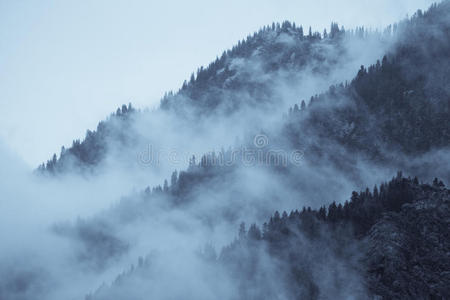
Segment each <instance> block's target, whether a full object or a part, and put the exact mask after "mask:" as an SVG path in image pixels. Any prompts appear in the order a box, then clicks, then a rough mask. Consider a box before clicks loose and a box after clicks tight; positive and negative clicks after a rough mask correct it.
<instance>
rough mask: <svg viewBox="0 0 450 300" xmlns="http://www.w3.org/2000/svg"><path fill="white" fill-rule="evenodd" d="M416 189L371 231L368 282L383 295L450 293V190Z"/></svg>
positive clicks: (443, 296)
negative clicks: (410, 198)
mask: <svg viewBox="0 0 450 300" xmlns="http://www.w3.org/2000/svg"><path fill="white" fill-rule="evenodd" d="M416 192H417V196H418V197H417V200H415V201H414V202H413V203H411V204H404V205H403V206H402V209H401V211H400V212H398V213H395V212H389V213H386V214H385V215H384V216H383V217H382V218H381V219H380V220H379V221H378V222H377V223H376V224H375V225H374V226H373V227H372V229H371V230H370V233H369V236H368V241H369V243H368V244H369V249H368V251H367V254H366V257H367V268H368V269H367V272H368V286H369V289H370V290H371V291H372V292H373V293H374V294H375V295H379V296H381V297H382V298H383V299H449V298H450V208H449V203H450V193H449V190H448V189H446V188H444V187H442V186H440V185H439V184H438V185H436V184H435V185H433V186H432V187H430V186H424V188H423V190H419V189H418V188H416Z"/></svg>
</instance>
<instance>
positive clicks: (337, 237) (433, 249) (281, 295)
mask: <svg viewBox="0 0 450 300" xmlns="http://www.w3.org/2000/svg"><path fill="white" fill-rule="evenodd" d="M449 204H450V191H449V190H448V189H447V188H445V186H444V185H443V183H442V182H440V181H439V180H437V179H435V181H434V182H433V184H432V185H428V184H421V183H419V181H418V180H417V178H414V179H411V178H404V177H402V175H401V174H400V173H399V174H398V175H397V177H395V178H393V179H392V180H391V181H390V182H388V183H383V184H381V185H380V187H379V188H378V187H376V186H375V188H374V189H373V191H370V190H369V189H367V190H366V191H364V192H360V193H357V192H353V194H352V197H351V199H350V200H349V201H346V202H345V204H344V205H341V204H339V205H336V203H334V202H333V203H332V204H331V205H329V206H328V208H325V207H322V208H320V209H319V210H314V209H311V208H303V210H302V211H297V210H295V211H292V212H290V213H289V214H288V213H286V212H283V213H282V214H280V213H278V212H276V213H275V214H274V215H273V217H271V218H270V221H269V222H267V223H264V225H263V226H262V229H261V228H260V227H259V226H256V225H251V226H250V227H249V229H248V231H247V229H246V227H245V224H241V227H240V231H239V235H238V238H237V239H236V240H235V241H234V242H233V243H231V244H230V245H229V246H226V247H224V248H223V249H222V251H221V253H220V255H219V256H217V255H216V254H215V251H214V249H213V248H211V247H210V246H208V247H206V248H205V249H204V250H203V251H201V253H200V254H199V255H200V256H201V258H202V260H203V261H204V263H206V264H208V265H210V268H211V269H207V270H208V271H207V273H206V274H203V273H202V274H198V275H199V276H208V273H210V274H213V273H214V274H215V277H213V278H216V279H217V280H223V281H221V282H215V281H214V280H211V279H210V280H207V279H206V278H207V277H205V279H206V281H205V285H206V286H207V287H206V290H208V291H209V290H210V288H211V287H210V286H209V285H212V287H214V286H216V285H220V284H224V285H226V286H228V288H229V291H228V293H227V295H229V297H228V298H229V299H261V298H267V297H269V298H276V299H331V298H333V299H347V298H349V297H353V298H357V299H366V298H372V297H375V298H376V297H381V298H382V299H425V298H433V299H445V298H447V297H449V296H450V289H449V286H450V281H449V280H450V277H449V276H448V270H449V266H450V256H449V252H450V243H449V239H448V237H449V234H450V231H449V228H450V227H449V225H450V207H449ZM157 259H158V254H155V255H150V256H148V257H147V258H145V259H142V258H141V259H139V263H138V265H137V266H136V268H134V267H133V268H132V269H131V270H130V271H127V272H125V273H124V274H122V275H121V276H119V277H118V278H117V279H116V280H115V281H114V283H113V284H112V285H111V286H110V287H108V286H104V287H102V288H100V289H99V290H98V291H96V292H95V293H93V294H91V295H90V296H88V297H87V298H86V299H109V298H110V297H112V295H115V297H116V299H122V297H126V298H127V299H141V295H142V294H141V293H140V292H133V291H135V290H137V291H146V292H147V293H148V294H147V295H148V296H157V295H158V294H157V293H158V290H152V289H151V288H148V289H147V288H145V287H144V286H143V285H148V284H150V286H152V284H153V283H152V282H159V281H160V280H159V279H158V278H155V277H154V276H155V275H156V274H155V273H154V272H161V273H160V274H164V271H161V270H160V269H159V267H160V266H158V265H157V264H155V263H154V261H156V260H157ZM167 267H170V266H167ZM200 270H201V271H200V272H203V270H204V269H203V268H201V269H200ZM219 278H220V279H219ZM131 287H133V288H131ZM212 290H213V291H214V288H213V289H212ZM172 292H173V293H172ZM172 292H171V291H168V292H167V291H166V293H168V294H169V295H172V294H173V295H174V296H175V295H177V292H178V291H172ZM117 295H118V296H117ZM218 296H219V294H214V293H213V294H211V295H210V299H215V298H217V297H218Z"/></svg>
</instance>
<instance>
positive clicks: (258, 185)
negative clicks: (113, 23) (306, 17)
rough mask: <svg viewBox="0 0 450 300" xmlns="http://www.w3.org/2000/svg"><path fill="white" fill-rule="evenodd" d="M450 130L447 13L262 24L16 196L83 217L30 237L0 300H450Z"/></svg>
mask: <svg viewBox="0 0 450 300" xmlns="http://www.w3.org/2000/svg"><path fill="white" fill-rule="evenodd" d="M449 124H450V1H448V0H444V1H441V2H440V3H436V4H433V5H431V6H430V7H429V8H428V9H427V10H425V11H422V10H418V11H417V12H416V13H415V14H414V15H412V16H410V17H407V18H405V19H403V20H399V21H398V23H395V24H392V25H390V26H388V27H386V28H384V29H378V30H374V29H368V28H364V27H357V28H344V27H343V26H340V25H338V24H337V23H335V22H332V23H331V26H330V27H329V28H327V29H325V30H320V32H319V31H317V30H315V29H314V28H311V27H303V26H302V25H300V24H295V23H293V22H289V21H284V22H282V23H272V24H270V25H266V26H263V27H262V28H261V29H260V30H258V31H257V32H255V33H253V34H250V35H248V36H247V37H246V38H244V39H243V40H241V41H238V42H237V44H236V45H235V46H234V47H232V48H231V49H229V50H226V51H224V52H223V53H222V54H221V55H219V56H217V58H216V59H215V60H214V61H213V62H211V63H210V64H209V65H208V66H206V67H200V68H199V69H198V70H197V71H196V72H194V73H192V75H191V76H190V78H189V79H187V80H186V81H184V83H183V84H182V86H181V87H180V88H179V90H177V91H169V92H167V93H166V94H165V95H164V96H163V97H162V98H161V100H160V103H159V105H158V107H156V108H152V109H150V108H136V107H135V106H134V105H133V104H132V103H127V104H124V105H123V106H121V107H119V108H117V110H116V111H115V112H113V113H111V114H110V115H109V116H108V117H107V118H106V119H105V120H103V121H100V122H99V123H98V125H97V127H96V129H95V130H87V132H86V135H85V138H84V139H82V140H79V139H76V140H74V141H73V143H72V144H71V145H69V146H66V147H64V146H63V147H62V148H61V152H60V153H55V154H53V155H49V159H48V160H47V161H46V162H43V163H42V164H40V165H39V166H37V167H36V169H35V170H34V171H33V174H32V175H27V176H31V179H30V178H29V177H27V180H29V181H30V182H32V183H31V184H30V187H26V185H25V183H23V184H22V183H21V184H18V185H15V184H13V185H10V187H9V189H6V192H5V193H6V195H9V194H8V191H13V192H11V193H12V195H14V196H11V197H12V198H14V197H16V195H26V196H27V197H30V198H38V195H44V198H57V202H58V203H64V202H65V201H69V200H67V199H65V197H66V196H65V195H66V194H68V193H70V197H69V198H70V199H72V200H71V201H75V202H76V203H82V205H83V206H85V207H86V213H85V214H79V215H76V216H73V217H72V218H63V217H61V215H60V214H59V212H58V211H57V210H55V214H56V216H57V218H53V219H52V221H51V222H43V223H39V225H36V226H34V225H33V226H32V227H33V228H32V230H30V231H29V232H30V233H27V234H22V233H21V232H22V229H20V230H19V231H18V232H19V233H18V238H17V239H18V240H19V241H20V242H19V243H18V244H19V245H20V246H18V247H19V248H20V251H17V252H16V251H12V250H11V249H9V248H8V249H7V247H5V251H6V252H7V253H8V255H5V257H3V256H0V299H8V300H9V299H11V300H16V299H17V300H18V299H85V300H97V299H98V300H100V299H103V300H113V299H123V300H125V299H126V300H134V299H136V300H137V299H450V191H449V189H448V184H449V183H450V125H449ZM6 161H7V158H5V162H6ZM5 178H6V177H5ZM11 178H13V177H11ZM12 180H13V179H11V182H12ZM5 182H6V183H8V182H9V181H8V179H5ZM22 182H25V180H23V181H22ZM5 186H6V185H5ZM25 187H26V188H25ZM24 189H30V190H31V192H29V193H28V192H27V193H25V192H24V191H22V190H24ZM17 197H19V196H17ZM39 197H40V196H39ZM99 198H106V200H102V201H100V200H99ZM45 203H46V202H43V203H37V204H36V209H35V210H34V211H33V214H36V215H39V217H40V218H44V219H46V218H47V217H48V216H49V215H50V212H47V210H48V211H53V210H52V209H50V208H49V207H48V206H47V207H46V205H47V204H45ZM51 205H53V204H51ZM90 205H95V206H94V207H96V209H95V210H89V209H87V207H90ZM0 207H1V206H0ZM67 210H71V208H70V207H68V208H67ZM0 216H1V215H0ZM22 218H28V217H27V216H22ZM0 224H1V223H0ZM5 224H6V223H5ZM18 224H21V223H20V222H19V223H18ZM42 224H44V225H42ZM16 229H17V228H16ZM38 232H44V234H42V235H41V234H40V233H38ZM8 234H9V235H14V231H9V233H8ZM15 243H16V241H15ZM0 249H2V248H1V246H0ZM39 249H40V250H39Z"/></svg>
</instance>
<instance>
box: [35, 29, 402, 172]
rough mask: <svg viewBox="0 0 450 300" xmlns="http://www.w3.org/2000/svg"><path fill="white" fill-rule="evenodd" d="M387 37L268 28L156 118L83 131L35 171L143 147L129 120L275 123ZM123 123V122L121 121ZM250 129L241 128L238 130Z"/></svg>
mask: <svg viewBox="0 0 450 300" xmlns="http://www.w3.org/2000/svg"><path fill="white" fill-rule="evenodd" d="M394 37H395V34H393V33H392V32H391V31H390V30H387V31H386V32H385V33H383V34H382V33H379V32H372V31H370V32H369V31H366V30H364V29H363V28H358V29H356V30H352V31H345V30H344V29H343V28H341V29H340V28H339V27H338V25H337V24H335V23H333V24H332V25H331V29H330V33H329V34H328V33H326V31H325V33H324V34H322V35H321V34H319V33H317V32H315V33H313V32H312V31H310V32H309V33H307V34H304V33H303V28H302V27H297V26H296V25H295V24H291V23H289V22H283V23H282V24H281V25H280V24H279V23H277V24H275V23H274V24H273V25H272V26H267V27H264V28H262V29H261V30H260V31H259V32H257V33H255V34H253V35H252V36H249V37H247V39H245V40H243V41H242V42H239V43H238V45H236V46H235V47H233V49H231V50H228V51H226V52H224V53H223V54H222V55H221V57H220V58H217V60H216V61H214V62H213V63H211V64H210V65H209V66H208V67H206V68H203V67H201V68H200V69H198V71H197V73H196V74H195V75H194V74H192V76H191V79H190V80H189V81H188V82H187V81H186V82H185V83H184V84H183V86H182V87H181V89H180V90H179V91H178V92H176V93H173V92H169V93H167V94H166V95H165V96H164V97H163V99H162V100H161V105H160V108H159V109H157V111H158V112H155V111H139V112H138V111H134V110H129V109H128V110H127V107H125V110H124V109H123V108H122V109H119V110H118V113H116V114H113V115H112V116H111V117H110V118H109V119H108V120H106V121H103V122H101V123H100V124H99V126H98V128H97V130H96V131H92V132H91V131H88V133H87V134H86V138H85V140H84V141H81V142H80V141H74V144H73V145H72V147H70V148H69V149H64V150H62V151H61V154H60V156H59V157H58V156H56V155H55V156H54V157H53V158H52V159H51V160H49V161H48V162H47V163H46V164H44V165H41V166H40V170H48V171H50V172H53V171H63V170H69V168H67V165H68V164H67V161H71V162H73V164H74V165H79V166H81V168H82V169H86V168H87V169H88V168H90V167H93V166H96V165H98V164H99V163H100V162H102V161H103V160H104V159H105V157H106V156H107V155H108V154H110V153H111V152H113V151H114V150H116V148H117V147H119V148H120V147H122V146H124V147H127V145H122V144H121V143H120V140H118V139H117V138H116V137H117V136H127V137H129V138H130V139H140V140H142V136H143V135H144V136H145V135H149V134H151V133H150V130H149V129H146V130H147V132H146V133H144V134H141V133H139V130H134V129H135V128H134V127H142V125H139V124H137V123H136V121H135V122H134V125H135V126H134V127H133V126H130V124H129V121H127V120H129V119H138V120H141V122H144V123H145V122H147V121H146V120H150V122H151V120H152V119H155V118H158V116H155V115H157V114H161V113H166V114H168V115H171V116H172V118H176V119H177V122H182V121H185V123H184V124H183V125H182V127H195V126H198V124H199V121H204V122H205V124H202V126H201V129H200V130H205V129H207V130H214V129H215V128H216V127H218V124H221V123H226V122H230V123H236V122H235V120H240V121H241V122H243V121H242V120H243V119H249V120H251V119H255V118H257V119H258V122H260V121H261V119H262V118H263V117H262V116H265V118H266V119H267V118H268V116H270V118H273V119H275V120H279V119H280V118H281V115H282V112H283V111H284V110H285V109H286V108H287V107H289V105H291V104H292V103H294V102H295V101H296V100H297V99H298V98H299V97H300V96H301V95H305V96H306V95H310V94H311V93H316V92H319V91H321V90H323V89H325V88H327V87H328V86H329V85H330V84H334V83H337V82H340V81H342V80H343V78H348V79H350V78H351V77H352V74H354V71H355V70H356V68H357V66H358V65H359V64H360V63H363V62H371V61H373V60H374V59H376V57H378V56H380V55H382V54H383V53H384V51H385V48H388V47H389V44H390V43H391V41H392V40H393V39H394ZM125 115H127V116H128V117H127V118H125V119H126V120H123V119H124V117H123V116H125ZM142 120H143V121H142ZM122 121H125V122H123V124H122ZM266 121H267V120H266ZM169 122H170V121H169ZM254 123H255V122H251V123H250V124H247V123H243V124H242V127H244V128H242V130H246V129H249V128H248V127H252V126H254ZM162 126H164V125H160V127H162ZM130 127H131V128H130ZM105 128H107V129H105ZM157 129H160V128H157ZM252 129H253V128H252ZM141 131H145V130H141ZM232 138H233V139H234V138H235V137H234V136H233V137H232ZM222 146H227V147H228V146H230V145H229V144H223V145H222ZM128 148H130V147H128ZM203 151H204V152H206V149H204V150H203ZM117 152H120V150H118V151H117ZM121 159H124V158H121ZM60 160H61V162H60Z"/></svg>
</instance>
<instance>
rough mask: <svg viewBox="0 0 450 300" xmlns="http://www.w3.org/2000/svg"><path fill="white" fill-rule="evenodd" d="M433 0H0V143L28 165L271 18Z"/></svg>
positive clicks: (322, 23)
mask: <svg viewBox="0 0 450 300" xmlns="http://www.w3.org/2000/svg"><path fill="white" fill-rule="evenodd" d="M433 2H434V1H429V0H341V1H336V0H315V1H304V0H297V1H290V0H276V1H275V0H228V1H212V0H190V1H181V0H179V1H174V0H165V1H151V0H150V1H133V0H127V1H114V0H92V1H87V0H86V1H84V0H75V1H68V0H67V1H65V0H54V1H50V0H34V1H31V0H30V1H25V0H0V104H1V107H2V112H1V117H0V142H3V143H4V144H6V145H7V146H9V148H10V149H12V150H13V151H14V152H16V153H17V154H18V156H20V157H21V158H22V159H23V160H24V161H25V162H26V163H27V164H29V165H30V166H32V167H36V166H37V165H38V164H39V163H40V162H42V161H44V160H46V159H48V158H50V157H51V155H52V153H54V152H56V153H59V151H60V148H61V146H62V145H66V146H67V145H70V144H71V142H72V140H73V139H75V138H82V137H84V134H85V132H86V129H95V127H96V125H97V123H98V122H99V121H100V120H102V119H104V118H105V117H106V116H107V115H109V113H111V112H113V111H115V110H116V108H117V107H118V106H119V105H121V104H123V103H128V102H132V103H133V104H134V105H135V106H137V107H155V106H156V105H157V104H158V103H159V100H160V98H161V96H162V95H163V93H164V92H165V91H168V90H177V89H178V88H179V87H180V86H181V84H182V82H183V80H184V79H188V77H189V76H190V74H191V72H193V71H195V70H196V69H197V68H198V67H199V66H201V65H207V64H208V63H209V62H210V61H212V60H213V59H215V57H216V56H218V55H220V54H221V53H222V52H223V51H224V50H226V49H228V48H230V47H231V46H233V45H234V44H236V43H237V41H238V40H239V39H242V38H244V37H246V36H247V35H248V34H250V33H253V32H254V31H256V30H258V29H259V28H260V27H262V26H264V25H267V24H271V23H272V22H273V21H280V22H281V21H283V20H290V21H294V22H295V23H296V24H298V25H303V26H304V27H306V28H307V27H309V26H312V27H313V29H315V30H319V31H320V32H322V30H323V29H324V28H325V27H326V28H328V27H329V24H330V23H331V22H332V21H336V22H338V23H339V24H340V25H344V26H345V27H346V28H353V27H355V26H362V25H364V26H366V27H372V28H382V27H385V26H387V25H389V24H391V23H393V22H395V21H397V20H399V19H402V18H404V17H406V15H407V14H409V15H412V14H413V13H414V12H415V11H416V10H417V9H419V8H420V9H426V8H427V7H428V6H429V5H431V3H433ZM0 167H1V166H0Z"/></svg>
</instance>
